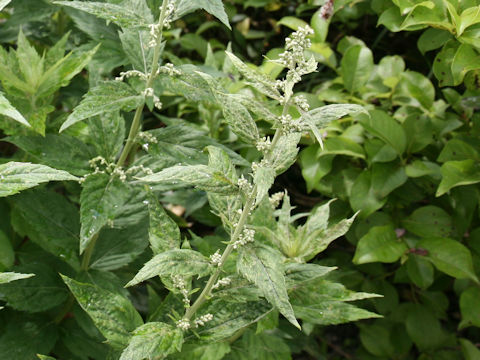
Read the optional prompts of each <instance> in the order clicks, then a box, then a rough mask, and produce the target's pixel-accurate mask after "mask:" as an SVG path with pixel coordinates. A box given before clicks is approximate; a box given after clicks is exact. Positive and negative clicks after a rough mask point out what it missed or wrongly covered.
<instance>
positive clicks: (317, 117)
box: [302, 104, 368, 130]
mask: <svg viewBox="0 0 480 360" xmlns="http://www.w3.org/2000/svg"><path fill="white" fill-rule="evenodd" d="M358 112H363V113H366V114H367V115H368V113H367V112H366V111H365V109H364V108H363V107H362V106H360V105H355V104H331V105H325V106H321V107H319V108H316V109H313V110H310V111H309V112H307V113H304V114H303V115H302V117H303V118H304V120H305V121H307V122H309V123H310V124H311V125H312V126H315V127H317V128H318V129H322V128H324V127H325V126H327V125H328V123H329V122H331V121H333V120H337V119H340V118H342V117H344V116H346V115H349V114H355V113H358ZM305 130H309V127H306V128H305Z"/></svg>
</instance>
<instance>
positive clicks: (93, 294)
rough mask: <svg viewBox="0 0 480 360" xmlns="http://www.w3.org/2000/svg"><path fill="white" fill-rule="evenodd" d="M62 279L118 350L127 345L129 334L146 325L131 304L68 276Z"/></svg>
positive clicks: (113, 294) (117, 295)
mask: <svg viewBox="0 0 480 360" xmlns="http://www.w3.org/2000/svg"><path fill="white" fill-rule="evenodd" d="M62 278H63V281H64V282H65V284H67V286H68V287H69V288H70V291H71V292H72V293H73V295H74V296H75V299H77V302H78V304H79V305H80V306H81V307H82V309H83V310H85V311H86V312H87V314H88V315H89V316H90V317H91V318H92V320H93V322H94V324H95V326H96V327H97V328H98V330H100V332H101V333H102V335H103V336H105V338H106V339H107V340H108V343H109V344H110V345H112V347H114V348H115V349H119V350H121V349H123V348H124V347H125V346H127V344H128V342H129V340H130V337H131V335H130V332H131V331H133V330H135V329H136V328H137V327H139V326H141V325H142V324H143V321H142V318H141V316H140V314H139V313H138V312H137V310H135V308H134V307H133V305H132V303H131V302H130V301H129V300H128V299H126V298H124V297H123V296H121V295H120V294H116V293H112V292H110V291H107V290H104V289H102V288H99V287H98V286H96V285H92V284H84V283H80V282H78V281H75V280H73V279H70V278H69V277H67V276H62Z"/></svg>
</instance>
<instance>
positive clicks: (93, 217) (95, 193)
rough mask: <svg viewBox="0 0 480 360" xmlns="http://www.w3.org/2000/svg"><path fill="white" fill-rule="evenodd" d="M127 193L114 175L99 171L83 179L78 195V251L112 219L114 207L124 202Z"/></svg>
mask: <svg viewBox="0 0 480 360" xmlns="http://www.w3.org/2000/svg"><path fill="white" fill-rule="evenodd" d="M127 194H128V187H127V185H126V184H125V183H123V182H122V181H121V180H120V179H119V178H118V177H116V176H110V175H109V174H102V173H99V174H92V175H90V176H88V177H87V178H86V179H85V181H84V182H83V183H82V193H81V195H80V221H81V223H82V226H81V229H80V253H82V252H83V251H84V250H85V249H86V247H87V246H88V244H89V243H90V241H91V240H92V238H93V236H95V235H96V234H97V233H98V232H99V231H100V230H101V229H102V227H103V226H105V225H106V224H107V223H108V222H109V221H112V220H113V218H114V215H115V210H116V208H118V207H119V206H121V205H122V204H123V203H124V202H125V196H127Z"/></svg>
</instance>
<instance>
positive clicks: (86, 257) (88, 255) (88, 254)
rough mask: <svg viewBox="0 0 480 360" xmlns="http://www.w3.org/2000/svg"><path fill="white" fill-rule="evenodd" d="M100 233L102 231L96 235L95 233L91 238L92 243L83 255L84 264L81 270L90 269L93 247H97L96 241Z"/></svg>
mask: <svg viewBox="0 0 480 360" xmlns="http://www.w3.org/2000/svg"><path fill="white" fill-rule="evenodd" d="M99 234H100V233H99V232H98V233H96V234H95V235H93V237H92V239H91V240H90V243H89V244H88V246H87V248H86V249H85V252H84V253H83V257H82V264H81V265H80V271H87V270H88V267H89V266H90V259H91V258H92V254H93V249H94V248H95V243H96V242H97V239H98V235H99Z"/></svg>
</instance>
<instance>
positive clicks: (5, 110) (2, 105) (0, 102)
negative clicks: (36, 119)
mask: <svg viewBox="0 0 480 360" xmlns="http://www.w3.org/2000/svg"><path fill="white" fill-rule="evenodd" d="M0 114H1V115H5V116H8V117H9V118H12V119H13V120H15V121H18V122H19V123H20V124H23V125H25V126H28V127H30V124H29V123H28V121H27V120H26V119H25V118H24V117H23V115H22V114H20V112H18V110H17V109H15V108H14V107H13V106H12V104H10V102H9V101H8V100H7V98H6V97H5V96H3V95H2V94H1V93H0Z"/></svg>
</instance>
